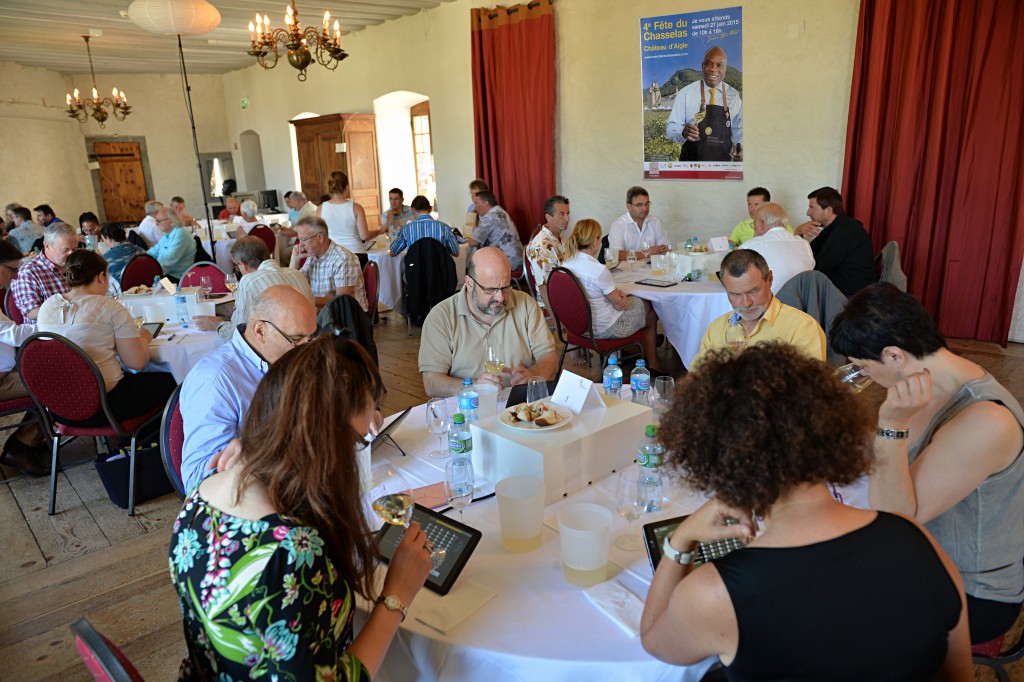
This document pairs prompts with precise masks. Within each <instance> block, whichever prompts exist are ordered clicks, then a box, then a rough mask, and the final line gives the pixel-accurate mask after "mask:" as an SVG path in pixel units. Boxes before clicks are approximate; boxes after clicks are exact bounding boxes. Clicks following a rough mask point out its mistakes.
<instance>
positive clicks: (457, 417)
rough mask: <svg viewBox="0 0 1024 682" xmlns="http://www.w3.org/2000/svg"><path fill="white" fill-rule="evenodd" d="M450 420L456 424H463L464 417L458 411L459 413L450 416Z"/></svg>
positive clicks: (464, 421)
mask: <svg viewBox="0 0 1024 682" xmlns="http://www.w3.org/2000/svg"><path fill="white" fill-rule="evenodd" d="M452 421H453V422H454V423H456V424H465V423H466V417H465V416H464V415H463V414H462V413H461V412H460V413H459V414H457V415H455V416H454V417H452Z"/></svg>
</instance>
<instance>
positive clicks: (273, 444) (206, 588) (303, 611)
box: [169, 335, 431, 682]
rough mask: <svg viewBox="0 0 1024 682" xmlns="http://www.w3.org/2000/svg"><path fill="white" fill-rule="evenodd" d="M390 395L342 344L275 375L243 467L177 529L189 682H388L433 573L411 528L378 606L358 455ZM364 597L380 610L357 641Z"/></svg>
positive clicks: (224, 477)
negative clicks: (406, 623)
mask: <svg viewBox="0 0 1024 682" xmlns="http://www.w3.org/2000/svg"><path fill="white" fill-rule="evenodd" d="M383 393H384V385H383V383H382V382H381V380H380V377H379V375H378V373H377V367H376V365H375V364H374V363H373V361H372V360H371V359H370V358H369V356H368V355H367V354H366V352H365V351H363V350H362V349H361V348H360V347H359V346H358V345H357V344H354V343H351V342H349V341H346V340H345V339H343V338H340V337H336V336H332V335H324V336H322V337H320V338H318V339H316V340H315V341H313V342H311V343H308V344H305V345H303V346H300V347H298V348H296V349H295V350H293V351H291V352H290V353H288V354H287V355H286V356H285V357H283V358H282V359H281V360H280V362H278V363H276V364H275V365H274V366H273V367H271V369H270V371H269V372H268V373H267V376H266V377H265V378H264V379H263V381H262V382H261V383H260V386H259V388H258V389H257V390H256V392H255V395H254V396H253V400H252V405H251V408H250V410H249V414H248V416H247V417H246V419H245V426H244V429H243V431H242V443H241V448H242V454H241V455H240V457H239V460H238V463H237V464H236V465H234V466H232V467H231V468H229V469H228V470H227V471H225V472H223V473H219V474H216V475H214V476H211V477H210V478H208V479H207V480H205V481H203V483H202V484H201V485H199V486H197V487H196V488H194V489H193V490H192V491H191V493H190V495H189V496H188V499H186V500H185V504H184V507H183V508H182V511H181V513H180V514H179V515H178V518H177V519H176V520H175V522H174V529H173V531H172V536H171V545H170V548H169V549H170V552H169V554H170V557H169V564H170V575H171V582H172V583H173V584H174V587H175V589H176V590H177V592H178V596H179V599H180V602H181V611H182V614H183V620H184V627H185V643H186V646H187V648H188V657H187V658H186V659H185V660H183V661H182V666H181V672H180V673H179V674H180V676H181V677H182V679H203V680H205V679H211V680H212V679H222V680H227V679H232V680H242V679H253V678H261V679H263V678H265V679H278V678H280V679H282V680H313V679H318V680H327V679H330V680H366V681H367V682H368V681H369V680H370V679H371V678H372V677H373V676H374V675H376V674H377V671H378V670H379V669H380V666H381V664H382V663H383V661H384V657H385V655H386V654H387V652H388V648H389V647H390V645H391V641H392V639H393V638H394V636H395V634H396V633H397V632H398V628H399V625H400V624H401V623H402V621H403V620H405V614H406V609H407V608H408V607H409V605H410V604H411V603H412V601H413V599H415V597H416V595H417V594H418V592H419V590H420V589H421V588H422V587H423V584H424V583H425V582H426V579H427V575H428V574H429V573H430V570H431V561H430V550H429V549H428V547H429V545H428V542H427V537H426V535H425V534H424V532H423V531H422V530H421V529H420V527H419V524H417V523H416V522H413V523H411V524H410V525H409V527H408V528H407V529H406V530H405V531H404V533H403V535H402V539H401V541H400V542H399V543H398V546H397V548H396V549H395V554H394V557H393V558H392V560H391V562H390V565H389V567H388V568H387V571H386V573H385V574H384V580H383V585H382V587H381V589H380V592H379V597H378V592H377V589H376V588H375V587H374V574H375V571H376V566H377V563H378V561H379V559H378V555H377V543H376V541H375V540H374V536H373V533H372V531H371V529H370V527H369V525H368V524H367V522H366V517H365V515H364V513H363V507H362V491H361V490H360V483H359V481H360V474H359V465H358V463H357V460H356V453H355V450H356V448H357V447H362V446H364V445H365V443H364V442H363V441H362V439H363V434H365V433H367V432H368V431H369V430H370V426H371V423H372V421H373V419H374V414H375V409H376V405H377V404H378V402H379V401H380V398H381V395H382V394H383ZM327 405H329V406H330V409H325V406H327ZM297 434H299V435H297ZM211 566H216V569H215V572H211V571H214V569H211V568H210V567H211ZM212 575H215V576H216V579H215V581H214V583H211V582H210V581H211V576H212ZM357 595H358V596H360V597H362V598H363V599H364V600H366V601H367V602H369V603H370V604H371V606H369V607H368V611H369V614H368V616H367V617H366V619H365V622H364V623H363V624H362V626H361V628H360V630H359V634H358V635H355V637H354V638H353V635H354V634H355V633H354V628H353V617H354V615H355V608H356V600H355V597H356V596H357ZM229 603H231V604H233V605H232V606H231V608H230V609H228V608H227V607H228V604H229ZM239 652H244V654H245V655H244V656H242V655H240V654H239Z"/></svg>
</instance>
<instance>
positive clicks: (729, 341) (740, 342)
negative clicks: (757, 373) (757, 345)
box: [725, 322, 750, 355]
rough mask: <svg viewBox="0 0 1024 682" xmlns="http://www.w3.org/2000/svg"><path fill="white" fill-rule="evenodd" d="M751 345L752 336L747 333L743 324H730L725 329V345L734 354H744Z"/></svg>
mask: <svg viewBox="0 0 1024 682" xmlns="http://www.w3.org/2000/svg"><path fill="white" fill-rule="evenodd" d="M749 343H750V334H748V333H747V329H746V327H744V326H743V324H742V323H740V322H737V323H735V324H730V325H729V326H728V327H726V328H725V345H727V346H728V347H729V348H730V349H731V350H732V352H733V353H734V354H736V355H738V354H740V353H742V352H743V350H744V349H745V348H746V347H747V344H749Z"/></svg>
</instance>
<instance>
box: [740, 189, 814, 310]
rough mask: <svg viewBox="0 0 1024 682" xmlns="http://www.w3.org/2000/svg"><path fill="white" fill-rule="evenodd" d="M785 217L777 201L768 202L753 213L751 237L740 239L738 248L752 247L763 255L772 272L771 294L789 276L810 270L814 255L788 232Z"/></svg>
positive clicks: (806, 245) (804, 242)
mask: <svg viewBox="0 0 1024 682" xmlns="http://www.w3.org/2000/svg"><path fill="white" fill-rule="evenodd" d="M788 224H789V218H788V216H786V211H785V209H783V208H782V206H780V205H779V204H776V203H774V202H768V203H767V204H761V206H760V207H759V208H758V209H757V210H756V211H755V213H754V237H753V238H752V239H748V240H747V241H745V242H743V245H742V246H740V248H741V249H753V250H754V251H757V252H758V253H759V254H761V255H762V256H764V259H765V260H766V261H767V262H768V267H769V269H770V270H771V272H772V293H774V294H777V293H779V289H781V288H782V286H783V285H784V284H785V283H786V282H788V281H789V280H790V279H792V277H793V275H798V274H800V273H801V272H806V271H807V270H813V269H814V254H813V253H811V245H810V244H808V243H807V241H806V240H804V239H801V238H800V237H797V236H796V235H793V234H790V233H789V230H787V229H786V226H787V225H788Z"/></svg>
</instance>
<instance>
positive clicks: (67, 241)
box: [11, 223, 78, 324]
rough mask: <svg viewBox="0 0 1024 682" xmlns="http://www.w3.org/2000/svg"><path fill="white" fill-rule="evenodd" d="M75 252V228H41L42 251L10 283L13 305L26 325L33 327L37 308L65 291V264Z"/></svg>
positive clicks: (63, 225)
mask: <svg viewBox="0 0 1024 682" xmlns="http://www.w3.org/2000/svg"><path fill="white" fill-rule="evenodd" d="M77 248H78V235H77V234H75V228H73V227H71V226H70V225H68V224H67V223H54V224H52V225H47V226H46V227H45V228H43V251H42V253H40V254H39V255H38V256H36V257H35V258H30V259H29V260H26V261H25V262H24V263H22V265H21V268H19V270H18V278H17V279H15V280H14V281H12V282H11V294H13V295H14V305H16V306H18V310H20V311H21V314H22V315H23V316H24V317H25V322H26V323H27V324H35V323H36V317H38V316H39V307H40V306H41V305H43V302H44V301H46V299H48V298H50V297H51V296H54V295H56V294H63V293H65V292H67V291H68V284H67V282H66V281H65V280H64V261H66V260H67V259H68V254H70V253H71V252H72V251H74V250H75V249H77Z"/></svg>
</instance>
